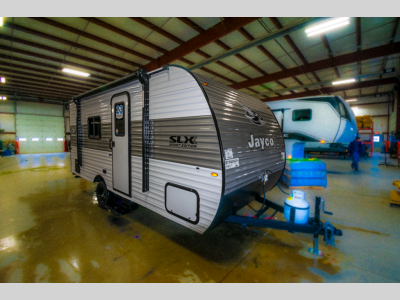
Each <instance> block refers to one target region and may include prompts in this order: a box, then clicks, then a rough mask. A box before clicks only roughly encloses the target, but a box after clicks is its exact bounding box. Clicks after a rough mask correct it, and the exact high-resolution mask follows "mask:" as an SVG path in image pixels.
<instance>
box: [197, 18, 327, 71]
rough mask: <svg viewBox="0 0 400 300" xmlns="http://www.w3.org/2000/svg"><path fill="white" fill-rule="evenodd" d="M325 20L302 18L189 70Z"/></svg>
mask: <svg viewBox="0 0 400 300" xmlns="http://www.w3.org/2000/svg"><path fill="white" fill-rule="evenodd" d="M323 19H326V18H302V19H300V20H299V21H297V22H294V23H293V24H292V25H289V26H286V27H284V28H282V29H279V30H277V31H275V32H272V33H267V34H265V35H262V36H261V37H259V38H257V39H255V40H254V41H251V42H248V43H246V44H244V45H241V46H238V47H235V48H232V49H231V50H229V51H226V52H224V53H222V54H220V55H217V56H214V57H211V58H209V59H207V60H205V61H203V62H201V63H198V64H195V65H194V66H191V67H190V68H189V69H190V70H194V69H198V68H200V67H203V66H205V65H208V64H211V63H213V62H216V61H219V60H221V59H223V58H226V57H229V56H232V55H235V54H237V53H240V52H242V51H244V50H247V49H250V48H253V47H256V46H258V45H260V44H263V43H265V42H268V41H271V40H274V39H276V38H279V37H282V36H285V35H286V34H289V33H291V32H293V31H297V30H299V29H302V28H305V27H307V26H310V25H311V24H314V23H315V22H317V21H321V20H323ZM243 26H244V25H243ZM243 26H241V27H243Z"/></svg>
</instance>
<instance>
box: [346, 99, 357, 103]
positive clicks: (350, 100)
mask: <svg viewBox="0 0 400 300" xmlns="http://www.w3.org/2000/svg"><path fill="white" fill-rule="evenodd" d="M354 101H357V99H349V100H346V102H354Z"/></svg>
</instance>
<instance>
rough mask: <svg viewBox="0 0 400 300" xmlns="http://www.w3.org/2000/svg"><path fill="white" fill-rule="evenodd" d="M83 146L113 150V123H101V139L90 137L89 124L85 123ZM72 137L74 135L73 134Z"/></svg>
mask: <svg viewBox="0 0 400 300" xmlns="http://www.w3.org/2000/svg"><path fill="white" fill-rule="evenodd" d="M82 128H83V148H90V149H95V150H101V151H108V152H111V149H110V146H109V142H110V139H111V123H103V122H102V123H101V139H100V140H96V139H89V137H88V125H87V123H86V124H83V126H82ZM71 137H72V136H71Z"/></svg>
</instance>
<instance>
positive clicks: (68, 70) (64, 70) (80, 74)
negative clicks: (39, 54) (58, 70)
mask: <svg viewBox="0 0 400 300" xmlns="http://www.w3.org/2000/svg"><path fill="white" fill-rule="evenodd" d="M62 71H63V72H66V73H71V74H75V75H79V76H85V77H88V76H90V74H89V73H84V72H79V71H75V70H71V69H66V68H64V69H63V70H62Z"/></svg>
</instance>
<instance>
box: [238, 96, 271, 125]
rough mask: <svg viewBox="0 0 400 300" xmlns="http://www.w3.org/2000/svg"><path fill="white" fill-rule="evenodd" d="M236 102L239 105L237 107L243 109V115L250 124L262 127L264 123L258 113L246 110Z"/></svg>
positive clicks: (246, 108) (245, 107)
mask: <svg viewBox="0 0 400 300" xmlns="http://www.w3.org/2000/svg"><path fill="white" fill-rule="evenodd" d="M236 102H237V103H239V105H240V106H241V107H242V108H243V109H244V111H245V114H244V115H245V116H246V117H247V118H248V119H249V120H250V122H251V123H253V124H256V125H258V126H262V125H264V124H265V123H266V122H265V121H264V119H263V118H262V117H261V115H260V114H259V113H258V112H256V111H254V110H252V109H250V108H248V107H247V106H245V105H243V104H242V103H240V102H239V101H236Z"/></svg>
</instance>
